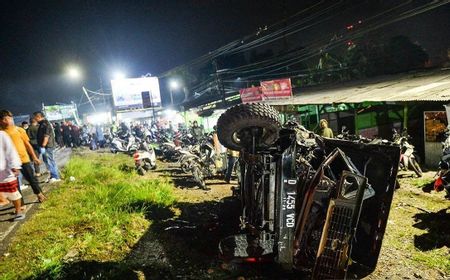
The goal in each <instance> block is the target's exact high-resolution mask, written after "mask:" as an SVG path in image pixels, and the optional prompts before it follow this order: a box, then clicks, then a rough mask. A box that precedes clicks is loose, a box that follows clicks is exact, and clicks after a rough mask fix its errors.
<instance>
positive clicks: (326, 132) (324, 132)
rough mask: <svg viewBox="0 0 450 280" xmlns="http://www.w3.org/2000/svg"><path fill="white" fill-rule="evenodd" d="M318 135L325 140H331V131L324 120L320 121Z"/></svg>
mask: <svg viewBox="0 0 450 280" xmlns="http://www.w3.org/2000/svg"><path fill="white" fill-rule="evenodd" d="M319 124H320V133H319V135H320V136H322V137H326V138H333V137H334V136H333V130H331V128H329V127H328V122H327V120H325V119H321V120H320V122H319Z"/></svg>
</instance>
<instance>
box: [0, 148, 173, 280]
mask: <svg viewBox="0 0 450 280" xmlns="http://www.w3.org/2000/svg"><path fill="white" fill-rule="evenodd" d="M70 176H73V177H75V181H73V182H70V180H67V178H69V177H70ZM64 177H65V178H66V180H65V181H64V183H63V184H61V186H60V187H58V188H57V189H56V190H54V191H53V192H52V193H51V194H50V195H49V198H50V199H49V200H48V201H47V202H45V203H44V204H42V205H41V207H40V209H39V210H38V212H37V213H36V214H35V215H34V216H33V217H31V219H30V220H29V221H27V222H26V223H25V224H23V225H22V226H21V228H20V229H19V230H18V232H17V233H16V234H15V236H14V238H13V240H12V242H11V243H12V245H11V246H10V248H9V250H8V253H6V254H5V256H2V257H1V259H0V263H1V264H0V278H2V279H18V278H36V277H37V278H50V279H54V278H64V272H63V271H64V270H63V268H64V265H65V264H66V263H67V262H70V261H73V260H76V261H96V262H119V261H120V260H122V259H123V258H124V257H125V256H126V255H127V253H129V252H130V250H131V248H132V246H133V245H135V244H136V242H137V241H138V240H139V238H140V237H141V236H142V235H143V234H144V232H145V231H146V230H147V229H148V228H149V226H150V224H151V222H152V221H149V220H148V219H146V218H145V212H146V210H147V208H149V207H159V206H161V207H167V206H170V205H171V204H172V203H173V202H174V197H173V195H172V192H171V185H170V182H169V181H168V180H167V179H158V178H155V179H151V180H149V179H148V177H147V178H143V177H139V176H138V175H137V174H136V173H135V172H134V171H133V162H132V159H131V158H130V157H127V156H124V155H112V154H95V153H87V154H83V155H76V156H74V157H73V158H72V159H71V160H70V162H69V163H68V165H67V166H66V168H65V171H64Z"/></svg>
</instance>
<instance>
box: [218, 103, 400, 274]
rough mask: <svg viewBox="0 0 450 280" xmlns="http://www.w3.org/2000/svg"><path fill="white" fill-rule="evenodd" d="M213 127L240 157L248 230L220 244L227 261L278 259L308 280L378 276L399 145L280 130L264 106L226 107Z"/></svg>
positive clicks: (275, 116)
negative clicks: (373, 274) (379, 258)
mask: <svg viewBox="0 0 450 280" xmlns="http://www.w3.org/2000/svg"><path fill="white" fill-rule="evenodd" d="M217 126H218V137H219V140H220V142H221V143H222V145H224V146H225V147H227V148H229V149H232V150H238V151H240V159H239V162H240V173H241V174H240V175H241V182H240V187H239V199H240V202H241V213H242V214H241V217H240V218H239V221H240V224H241V229H242V231H241V232H240V233H236V234H235V235H232V236H230V237H227V238H225V239H223V240H222V241H221V242H220V245H219V251H220V254H221V257H222V258H223V259H224V260H226V261H241V262H267V261H269V262H274V263H276V264H279V265H280V267H282V268H285V269H288V270H291V269H295V270H297V271H300V273H298V275H299V278H302V279H304V277H305V274H306V275H307V276H309V277H310V278H312V279H343V278H347V277H351V278H358V279H360V278H363V277H365V276H366V275H368V274H370V273H371V272H373V271H374V269H375V267H376V263H377V260H378V256H379V253H380V249H381V242H382V240H383V235H384V232H385V229H386V225H387V218H388V214H389V209H390V204H391V201H392V197H393V193H394V188H395V180H396V173H397V170H398V159H399V157H400V149H399V147H396V146H393V145H377V144H365V143H355V142H353V141H345V140H336V139H328V138H321V137H320V136H317V135H315V134H313V133H311V132H307V133H305V131H303V129H302V128H301V127H297V128H296V127H295V126H293V125H289V126H281V124H280V123H279V114H278V112H277V111H276V110H275V109H274V108H273V107H271V106H269V105H267V104H259V103H252V104H240V105H237V106H234V107H232V108H230V109H228V110H227V111H226V112H225V113H224V114H222V115H221V117H220V118H219V121H218V125H217ZM302 274H303V275H302Z"/></svg>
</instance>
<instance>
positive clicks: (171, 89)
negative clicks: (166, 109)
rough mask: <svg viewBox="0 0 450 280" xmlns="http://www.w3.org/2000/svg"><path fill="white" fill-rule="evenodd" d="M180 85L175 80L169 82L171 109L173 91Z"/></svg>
mask: <svg viewBox="0 0 450 280" xmlns="http://www.w3.org/2000/svg"><path fill="white" fill-rule="evenodd" d="M179 87H180V84H179V83H178V81H177V80H171V81H169V89H170V105H171V106H172V107H173V91H174V90H176V89H178V88H179Z"/></svg>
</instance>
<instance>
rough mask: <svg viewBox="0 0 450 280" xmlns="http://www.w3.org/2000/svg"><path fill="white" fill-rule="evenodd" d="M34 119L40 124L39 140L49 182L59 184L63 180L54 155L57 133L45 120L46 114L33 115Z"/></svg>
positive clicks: (37, 113)
mask: <svg viewBox="0 0 450 280" xmlns="http://www.w3.org/2000/svg"><path fill="white" fill-rule="evenodd" d="M33 117H34V118H35V119H36V121H37V122H38V123H39V129H38V134H37V140H38V145H39V151H40V154H41V155H42V159H43V160H44V163H45V165H46V166H47V169H48V171H49V172H50V178H49V180H48V182H49V183H54V182H59V181H61V179H60V177H59V170H58V166H57V165H56V162H55V159H54V154H53V153H54V151H55V132H54V131H53V127H52V125H51V124H50V123H49V122H48V121H47V120H46V119H45V118H44V114H43V113H42V112H35V113H33Z"/></svg>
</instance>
